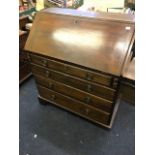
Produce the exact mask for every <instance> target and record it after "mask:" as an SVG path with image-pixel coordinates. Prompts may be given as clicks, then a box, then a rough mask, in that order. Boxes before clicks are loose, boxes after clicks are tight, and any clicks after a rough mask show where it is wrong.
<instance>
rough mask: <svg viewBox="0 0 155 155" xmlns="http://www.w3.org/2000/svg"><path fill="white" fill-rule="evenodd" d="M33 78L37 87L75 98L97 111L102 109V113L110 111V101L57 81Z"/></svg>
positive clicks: (38, 77) (39, 77)
mask: <svg viewBox="0 0 155 155" xmlns="http://www.w3.org/2000/svg"><path fill="white" fill-rule="evenodd" d="M35 78H36V82H37V84H39V85H42V86H44V87H46V88H49V89H51V90H54V91H56V92H59V93H61V94H64V95H67V96H70V97H72V98H75V99H77V100H79V101H81V102H84V103H85V104H87V105H90V106H93V107H96V108H98V109H102V110H103V111H106V112H111V111H112V105H113V102H111V101H108V100H106V99H103V98H100V97H97V96H95V95H92V94H90V93H87V92H85V91H82V90H80V89H76V88H75V87H71V86H69V85H66V84H64V83H60V82H58V81H55V80H52V79H49V78H45V77H42V76H37V75H36V76H35Z"/></svg>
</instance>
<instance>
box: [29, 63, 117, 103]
mask: <svg viewBox="0 0 155 155" xmlns="http://www.w3.org/2000/svg"><path fill="white" fill-rule="evenodd" d="M31 70H32V72H33V73H34V74H35V75H41V76H44V77H48V78H51V79H53V80H56V81H59V82H62V83H65V84H67V85H70V86H72V87H75V88H77V89H80V90H83V91H86V92H88V93H91V94H94V95H96V96H99V97H102V98H105V99H107V100H109V101H113V100H114V97H115V92H116V90H114V89H111V88H109V87H105V86H101V85H98V84H95V83H91V82H89V81H86V80H82V79H79V78H77V77H73V76H70V75H68V74H64V73H61V72H58V71H54V70H49V69H46V68H44V67H40V66H37V65H34V64H33V65H32V66H31Z"/></svg>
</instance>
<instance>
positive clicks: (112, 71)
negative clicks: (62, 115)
mask: <svg viewBox="0 0 155 155" xmlns="http://www.w3.org/2000/svg"><path fill="white" fill-rule="evenodd" d="M134 31H135V30H134V16H132V15H123V14H122V15H121V14H120V15H119V14H112V13H111V14H110V13H102V14H99V13H92V12H80V11H77V10H72V9H59V8H49V9H46V10H43V11H41V12H38V13H37V15H36V17H35V20H34V23H33V27H32V29H31V32H30V35H29V37H28V40H27V42H26V45H25V50H26V51H27V52H28V56H29V61H30V63H31V70H32V73H33V75H34V77H35V80H36V84H37V88H38V92H39V99H40V100H41V101H45V102H49V103H52V104H54V105H56V106H58V107H61V108H63V109H66V110H68V111H70V112H72V113H75V114H77V115H79V116H81V117H83V118H86V119H88V120H91V121H92V122H95V123H97V124H100V125H102V126H104V127H107V128H111V127H112V123H113V120H114V117H115V114H116V111H117V108H118V103H119V98H120V97H119V95H118V92H119V83H120V80H121V74H122V72H123V68H124V66H125V65H126V62H127V58H128V55H130V51H131V48H132V45H133V42H134Z"/></svg>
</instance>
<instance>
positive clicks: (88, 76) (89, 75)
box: [86, 73, 93, 81]
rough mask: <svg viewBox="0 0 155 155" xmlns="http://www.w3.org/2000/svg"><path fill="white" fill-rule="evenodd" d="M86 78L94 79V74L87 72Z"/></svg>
mask: <svg viewBox="0 0 155 155" xmlns="http://www.w3.org/2000/svg"><path fill="white" fill-rule="evenodd" d="M86 79H87V80H89V81H90V80H92V79H93V76H92V75H91V74H89V73H87V74H86Z"/></svg>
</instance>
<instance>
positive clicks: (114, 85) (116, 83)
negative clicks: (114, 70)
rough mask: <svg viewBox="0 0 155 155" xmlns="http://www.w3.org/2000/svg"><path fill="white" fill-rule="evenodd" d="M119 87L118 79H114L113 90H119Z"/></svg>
mask: <svg viewBox="0 0 155 155" xmlns="http://www.w3.org/2000/svg"><path fill="white" fill-rule="evenodd" d="M117 85H118V78H114V79H113V84H112V86H113V88H117Z"/></svg>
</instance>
